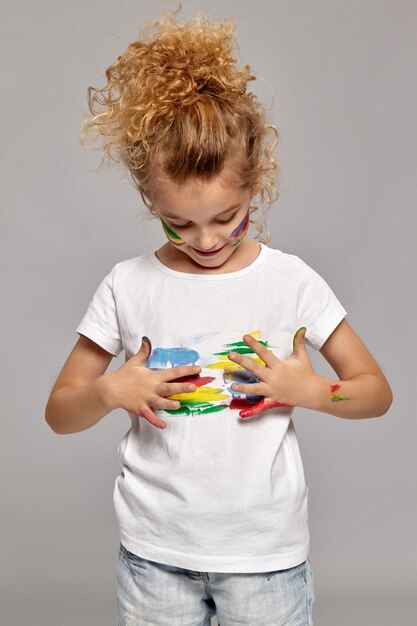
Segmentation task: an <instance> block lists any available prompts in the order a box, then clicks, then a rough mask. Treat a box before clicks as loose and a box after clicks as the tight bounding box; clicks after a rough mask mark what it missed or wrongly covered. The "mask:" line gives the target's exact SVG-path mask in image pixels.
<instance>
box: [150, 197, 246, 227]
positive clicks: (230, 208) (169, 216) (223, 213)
mask: <svg viewBox="0 0 417 626" xmlns="http://www.w3.org/2000/svg"><path fill="white" fill-rule="evenodd" d="M241 204H242V203H241V202H239V203H238V204H236V205H233V206H230V207H229V208H228V209H226V210H225V211H222V212H221V213H218V215H215V216H214V217H220V215H225V214H226V213H230V211H233V209H237V208H238V207H240V205H241ZM162 217H167V218H168V219H172V220H183V221H184V222H186V221H187V220H186V219H185V218H184V217H177V216H176V215H168V214H167V213H165V214H164V215H163V216H162ZM188 221H190V220H188Z"/></svg>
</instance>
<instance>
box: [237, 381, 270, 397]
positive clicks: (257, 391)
mask: <svg viewBox="0 0 417 626" xmlns="http://www.w3.org/2000/svg"><path fill="white" fill-rule="evenodd" d="M230 388H231V389H232V390H233V391H238V392H239V393H247V394H251V395H252V394H253V395H255V396H266V395H267V393H268V391H267V389H268V388H267V385H265V383H248V384H246V385H241V384H239V383H233V384H232V385H231V387H230Z"/></svg>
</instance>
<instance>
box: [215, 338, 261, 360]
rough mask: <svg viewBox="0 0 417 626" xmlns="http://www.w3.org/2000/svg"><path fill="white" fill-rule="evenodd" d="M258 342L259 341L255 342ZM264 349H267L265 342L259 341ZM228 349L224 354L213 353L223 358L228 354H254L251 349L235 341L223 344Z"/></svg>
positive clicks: (242, 342) (245, 344) (241, 342)
mask: <svg viewBox="0 0 417 626" xmlns="http://www.w3.org/2000/svg"><path fill="white" fill-rule="evenodd" d="M257 341H259V339H258V340H257ZM259 343H261V344H262V345H263V346H265V348H269V345H268V342H267V341H259ZM224 345H225V346H226V347H227V348H228V349H227V350H225V351H224V352H213V354H215V355H221V356H225V355H227V354H229V352H232V351H233V352H238V353H239V354H255V353H254V351H253V350H252V348H250V347H249V346H248V344H247V343H245V342H244V341H236V342H234V343H225V344H224Z"/></svg>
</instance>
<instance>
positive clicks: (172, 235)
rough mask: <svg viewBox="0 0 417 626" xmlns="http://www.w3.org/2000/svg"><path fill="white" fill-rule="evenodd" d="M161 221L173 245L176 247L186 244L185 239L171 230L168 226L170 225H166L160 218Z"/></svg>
mask: <svg viewBox="0 0 417 626" xmlns="http://www.w3.org/2000/svg"><path fill="white" fill-rule="evenodd" d="M159 219H160V220H161V223H162V227H163V229H164V231H165V234H166V236H167V237H168V239H169V241H170V242H171V243H173V244H174V246H182V245H184V244H185V241H184V239H183V238H182V237H181V236H180V235H178V234H177V233H176V232H175V231H174V230H172V228H170V227H169V226H168V224H165V222H164V220H163V219H162V218H159Z"/></svg>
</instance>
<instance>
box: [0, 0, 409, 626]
mask: <svg viewBox="0 0 417 626" xmlns="http://www.w3.org/2000/svg"><path fill="white" fill-rule="evenodd" d="M171 6H172V3H171ZM204 6H205V5H204V3H203V2H194V1H193V2H191V1H187V0H186V1H185V2H184V11H183V13H182V17H180V19H181V20H184V19H187V18H188V17H190V16H191V15H192V14H193V13H194V10H196V9H202V8H204ZM209 7H210V8H209V16H210V17H213V18H222V17H234V18H235V20H236V23H237V36H238V40H239V43H240V51H241V58H242V60H243V61H244V62H247V63H249V64H250V65H251V66H252V68H253V69H254V70H255V72H256V73H257V75H258V76H259V77H260V78H261V79H262V80H259V81H256V82H254V83H252V84H251V88H252V89H253V90H254V91H255V93H257V94H258V95H259V96H260V97H261V98H262V99H263V100H264V101H265V102H266V103H267V105H268V106H269V107H270V109H271V110H270V120H269V121H270V122H272V123H276V124H277V126H278V127H279V129H280V132H281V145H280V149H279V151H278V157H279V160H280V163H281V168H282V178H281V197H280V200H279V202H278V203H277V204H275V205H273V206H272V208H271V211H270V219H269V227H270V230H271V231H272V233H273V238H272V241H271V242H270V244H269V245H270V246H271V247H274V248H279V249H281V250H283V251H286V252H290V253H293V254H297V255H298V256H300V257H301V258H303V259H304V260H305V261H306V262H307V263H309V264H310V265H312V267H314V268H315V269H316V270H317V271H318V272H319V273H320V274H321V275H322V276H323V277H324V278H325V279H326V280H327V282H328V283H329V284H330V285H331V286H332V288H333V290H334V292H335V293H336V295H337V296H338V298H339V299H340V300H341V302H342V304H343V305H344V306H345V308H346V309H347V311H348V317H347V320H348V321H349V323H350V324H351V326H352V327H353V328H354V329H355V330H356V332H357V333H358V334H359V335H360V336H361V338H362V339H363V340H364V342H365V343H366V344H367V346H368V348H369V349H370V351H371V352H372V354H373V355H374V357H375V359H376V360H377V361H378V363H379V365H380V366H381V367H382V369H383V371H384V372H385V374H386V376H387V378H388V380H389V381H390V383H391V386H392V389H393V392H394V403H393V405H392V407H391V409H390V410H389V412H388V413H387V414H386V415H385V416H384V417H382V418H376V419H369V420H357V421H350V420H344V419H340V418H336V417H332V416H330V415H326V414H323V413H314V412H310V411H307V410H300V409H296V411H295V415H294V422H295V426H296V429H297V433H298V437H299V440H300V446H301V451H302V455H303V459H304V466H305V473H306V479H307V483H308V485H309V488H310V516H309V519H310V531H311V560H312V565H313V571H314V580H315V591H316V598H317V600H316V608H315V624H316V625H318V626H348V625H349V626H352V625H361V624H365V623H366V624H367V625H371V626H372V625H377V624H378V626H393V625H395V626H411V624H415V608H414V609H413V607H412V595H413V594H414V595H415V593H416V541H415V535H416V533H415V529H416V527H417V520H416V506H415V497H416V484H415V475H416V464H415V445H416V440H417V427H416V421H417V420H416V409H415V399H414V396H413V392H414V390H415V380H414V378H415V375H414V372H415V358H416V341H415V338H416V335H415V319H416V318H415V305H416V293H415V269H416V260H417V259H416V232H417V229H416V221H417V218H416V211H415V208H416V200H417V198H416V185H415V180H413V179H414V178H415V172H416V167H417V158H416V157H417V149H416V146H417V128H416V111H417V81H416V53H417V36H416V35H417V33H416V30H417V28H416V26H417V9H416V4H415V2H414V0H409V1H407V0H391V1H377V0H367V1H366V2H363V1H360V0H349V1H347V0H345V1H343V2H341V1H340V0H316V1H296V0H291V1H290V0H287V1H284V0H280V1H276V0H275V1H272V0H268V1H264V2H260V1H257V2H248V3H246V4H244V3H242V2H239V1H238V0H228V1H227V2H224V0H222V1H220V0H211V1H210V5H209ZM160 8H161V5H160V3H159V2H155V3H150V2H145V1H144V0H136V1H128V0H121V1H120V2H117V3H116V2H114V1H113V0H112V1H110V0H106V1H104V0H103V1H99V0H95V1H94V2H89V3H85V2H81V1H80V0H73V1H72V2H63V1H62V0H60V1H54V2H52V1H51V0H50V1H45V0H37V1H36V2H29V1H28V0H26V1H23V2H15V1H14V0H13V1H12V0H7V1H5V0H3V2H2V8H1V13H2V15H1V29H2V31H3V32H2V37H1V42H2V43H1V47H2V48H1V72H2V77H1V87H2V90H1V101H2V108H3V114H2V116H1V118H0V119H1V125H2V129H1V138H2V141H1V148H2V149H1V159H2V161H1V173H2V175H3V181H2V185H1V196H2V208H1V234H2V242H1V256H2V264H1V266H2V269H3V294H4V297H3V306H2V311H1V314H2V323H1V332H2V344H3V347H2V352H3V358H2V359H1V367H2V375H1V380H2V382H3V385H4V388H3V391H2V394H1V400H2V405H3V408H2V437H1V441H2V450H1V464H2V466H1V481H2V507H1V537H2V541H1V546H2V547H1V575H2V578H3V580H2V583H1V588H2V593H3V597H2V598H1V602H0V604H1V607H2V608H1V611H2V616H1V618H0V621H1V624H2V625H4V626H29V625H30V626H73V625H74V624H77V626H113V624H114V623H115V589H116V583H115V572H116V560H117V550H118V534H117V527H116V521H115V516H114V514H113V508H112V490H113V482H114V479H115V477H116V476H117V474H118V473H119V466H118V460H117V445H118V443H119V441H120V440H121V438H122V437H123V435H124V434H125V432H126V431H127V429H128V428H129V424H130V422H129V420H128V417H127V415H126V414H125V413H124V412H122V411H120V412H119V411H116V412H114V413H112V414H111V415H109V416H107V417H106V418H105V419H103V420H102V421H101V422H100V423H98V424H97V425H96V426H94V427H93V428H91V429H89V430H87V431H84V432H82V433H77V434H74V435H68V436H58V435H56V434H54V433H53V431H52V430H50V429H49V427H48V426H47V424H46V423H45V421H44V407H45V404H46V401H47V398H48V395H49V392H50V389H51V387H52V385H53V383H54V381H55V379H56V376H57V375H58V373H59V371H60V369H61V367H62V365H63V363H64V361H65V359H66V357H67V355H68V354H69V352H70V351H71V349H72V347H73V345H74V343H75V341H76V340H77V336H76V334H75V328H76V326H77V325H78V323H79V321H80V319H81V317H82V316H83V314H84V312H85V309H86V307H87V304H88V302H89V300H90V298H91V296H92V294H93V292H94V290H95V289H96V287H97V286H98V284H99V282H100V281H101V279H102V278H103V277H104V275H105V274H106V273H107V272H108V271H109V270H110V269H111V267H112V266H113V265H114V264H115V263H116V262H117V261H119V260H122V259H125V258H129V257H133V256H136V255H138V254H142V253H144V252H146V251H148V250H150V249H152V248H156V247H159V246H160V245H162V244H163V243H164V241H165V239H164V236H163V233H162V232H161V230H160V227H159V225H158V224H157V223H156V222H151V221H149V220H147V219H143V217H142V215H143V211H142V205H141V202H140V198H139V196H138V194H137V193H136V192H135V191H134V190H133V188H132V187H131V186H130V185H129V183H127V182H126V181H124V180H123V179H122V175H121V172H120V171H119V170H117V169H116V168H107V169H103V170H102V172H101V173H94V169H95V168H96V167H97V165H98V163H99V153H98V152H87V151H86V150H84V149H83V148H82V147H81V146H80V145H79V142H78V136H79V133H80V129H81V113H80V112H81V110H84V111H86V110H87V105H86V89H87V86H88V85H94V86H101V85H102V84H103V76H104V70H105V68H106V67H107V66H108V65H109V64H110V63H111V62H113V60H115V59H116V57H117V56H118V55H119V54H120V53H121V52H122V51H124V49H125V48H126V47H127V44H128V42H129V41H131V40H132V39H134V38H135V37H136V36H137V33H138V32H139V28H140V27H141V25H142V24H143V22H144V21H145V20H149V19H154V18H156V17H157V16H158V15H159V13H160ZM258 83H259V84H258ZM253 234H255V231H253V232H252V235H253ZM310 354H312V358H313V362H314V365H315V367H316V368H317V369H318V370H319V371H320V372H321V373H322V374H325V375H332V374H333V372H332V370H331V369H330V367H329V366H328V364H327V363H326V362H325V360H324V359H323V358H322V357H321V355H320V354H319V353H314V351H312V350H310ZM123 358H124V356H123V354H122V355H120V356H119V357H118V359H117V360H115V361H114V362H113V363H112V365H111V369H114V368H117V367H120V365H121V364H122V363H123ZM213 622H214V620H213Z"/></svg>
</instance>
